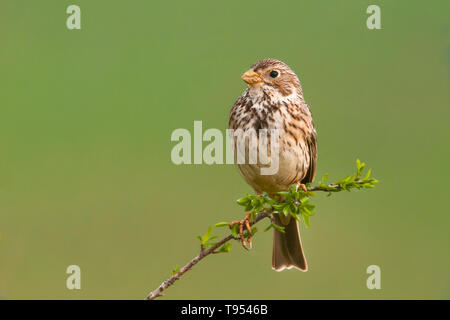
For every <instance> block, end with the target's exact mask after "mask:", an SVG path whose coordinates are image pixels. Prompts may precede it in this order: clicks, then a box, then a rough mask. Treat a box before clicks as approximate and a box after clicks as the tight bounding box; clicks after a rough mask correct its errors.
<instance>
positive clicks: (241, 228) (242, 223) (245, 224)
mask: <svg viewBox="0 0 450 320" xmlns="http://www.w3.org/2000/svg"><path fill="white" fill-rule="evenodd" d="M250 215H251V214H250V213H249V214H247V216H246V217H245V219H243V220H241V221H232V222H230V229H232V228H233V226H235V225H236V224H238V225H239V238H240V241H241V245H242V247H244V249H247V250H249V249H251V248H252V229H251V228H250ZM244 227H245V229H246V230H247V232H248V234H249V236H248V237H247V241H245V237H244ZM247 243H248V246H247Z"/></svg>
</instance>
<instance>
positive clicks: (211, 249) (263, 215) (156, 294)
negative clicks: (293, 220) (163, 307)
mask: <svg viewBox="0 0 450 320" xmlns="http://www.w3.org/2000/svg"><path fill="white" fill-rule="evenodd" d="M272 211H273V210H266V211H261V212H260V213H258V214H257V215H256V218H255V219H254V220H253V221H251V222H250V225H254V224H255V223H257V222H259V221H261V220H262V219H264V218H267V217H268V216H270V214H271V213H272ZM232 239H234V236H233V235H232V234H230V235H228V236H226V237H225V238H223V239H222V240H220V241H218V242H217V243H216V244H214V245H213V246H211V247H209V248H208V249H206V250H205V249H202V250H201V251H200V253H199V254H198V255H197V256H196V257H195V258H193V259H192V260H191V261H189V262H188V263H187V264H186V265H185V266H184V267H182V268H180V270H178V272H177V273H175V274H174V275H172V276H171V277H170V278H168V279H166V280H165V281H164V282H163V283H161V285H160V286H159V287H158V288H156V289H155V290H153V291H152V292H150V293H149V294H148V296H147V297H146V298H145V300H154V299H156V298H158V297H160V296H162V295H163V292H164V291H165V290H166V289H167V288H169V287H170V286H171V285H173V284H174V282H175V281H176V280H178V279H180V278H181V277H182V276H183V275H184V274H185V273H186V272H187V271H189V270H191V269H192V267H193V266H195V265H196V264H197V263H199V262H200V261H201V260H202V259H204V258H205V257H207V256H209V255H210V254H212V253H216V250H217V249H219V248H220V247H221V246H223V245H224V244H225V243H227V242H228V241H230V240H232Z"/></svg>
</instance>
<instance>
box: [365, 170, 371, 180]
mask: <svg viewBox="0 0 450 320" xmlns="http://www.w3.org/2000/svg"><path fill="white" fill-rule="evenodd" d="M371 173H372V169H369V170H368V171H367V174H366V176H365V177H364V179H363V180H368V179H369V178H370V174H371Z"/></svg>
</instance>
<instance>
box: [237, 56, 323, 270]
mask: <svg viewBox="0 0 450 320" xmlns="http://www.w3.org/2000/svg"><path fill="white" fill-rule="evenodd" d="M242 79H243V80H244V81H245V82H246V83H247V84H248V87H247V89H246V90H245V91H244V93H243V94H242V95H241V96H240V97H239V98H238V99H237V101H236V103H235V104H234V106H233V108H232V109H231V113H230V122H229V127H230V129H233V130H238V129H242V130H243V131H244V132H246V131H248V130H256V131H258V130H260V129H267V130H271V129H277V130H278V132H279V133H280V136H279V154H278V159H279V166H278V171H277V172H276V173H274V174H272V175H262V174H261V171H260V169H261V167H262V165H261V164H260V163H259V162H257V163H255V164H251V163H248V162H245V163H241V164H238V169H239V171H240V173H241V174H242V176H243V177H244V179H245V181H246V182H247V183H248V184H249V185H250V186H251V187H252V188H253V189H254V190H255V191H256V192H257V193H258V194H261V193H263V192H267V193H268V194H269V195H271V196H274V195H276V194H277V193H278V192H279V191H286V190H288V188H289V186H291V185H293V184H298V185H299V186H301V187H302V188H304V184H305V183H308V182H312V180H313V179H314V175H315V171H316V162H317V135H316V130H315V129H314V124H313V120H312V115H311V112H310V110H309V107H308V105H307V104H306V102H305V99H304V97H303V92H302V88H301V86H300V81H299V80H298V77H297V75H296V74H295V73H294V72H293V71H292V70H291V69H290V68H289V67H288V66H287V65H286V64H285V63H283V62H281V61H278V60H275V59H265V60H261V61H258V62H256V63H255V64H254V65H253V66H252V67H251V68H250V70H248V71H247V72H245V73H244V74H243V75H242ZM234 148H235V153H236V143H235V144H234ZM247 151H248V145H247ZM248 219H249V215H248V216H247V218H246V219H244V220H243V221H242V222H241V225H242V224H244V225H246V224H247V225H248ZM273 219H274V222H275V224H277V225H280V226H283V227H284V228H285V232H284V233H282V232H280V231H278V230H274V238H273V256H272V268H273V269H274V270H276V271H281V270H284V269H291V268H292V267H295V268H297V269H299V270H301V271H307V270H308V266H307V263H306V259H305V256H304V254H303V249H302V243H301V239H300V233H299V226H298V222H297V220H296V219H294V218H291V217H290V216H287V217H286V216H284V215H282V214H276V215H274V217H273ZM241 230H242V227H241Z"/></svg>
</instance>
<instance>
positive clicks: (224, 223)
mask: <svg viewBox="0 0 450 320" xmlns="http://www.w3.org/2000/svg"><path fill="white" fill-rule="evenodd" d="M229 225H230V224H229V223H228V222H219V223H216V224H215V225H214V226H215V227H225V226H229Z"/></svg>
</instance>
